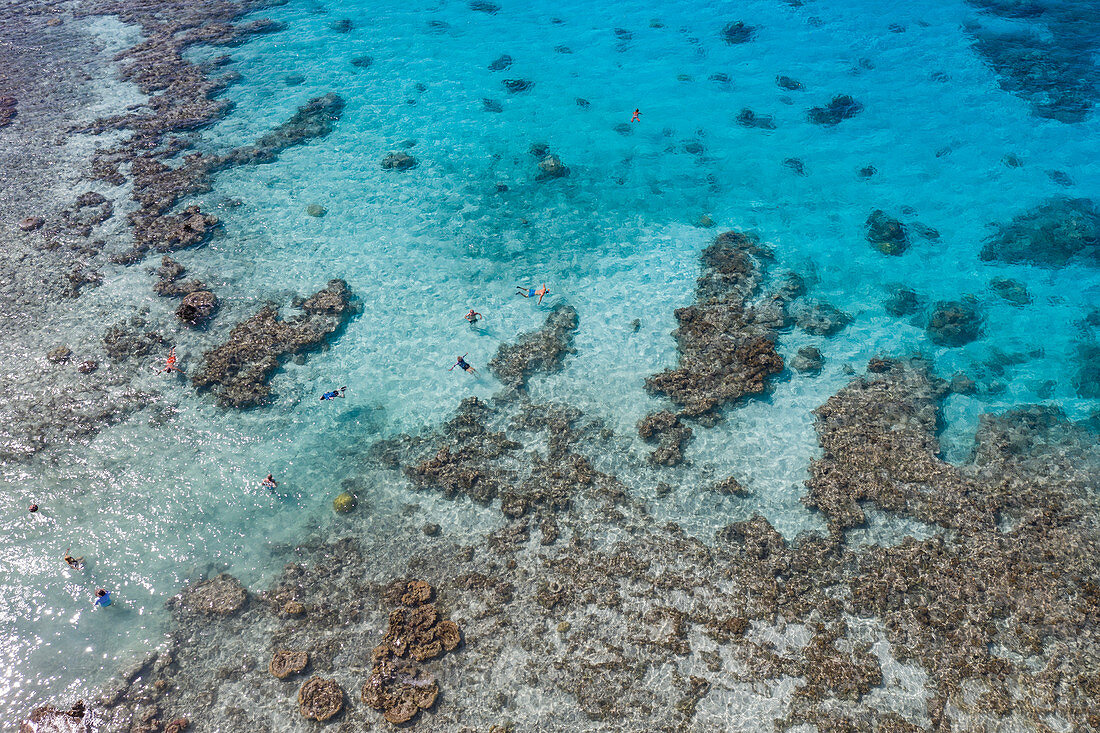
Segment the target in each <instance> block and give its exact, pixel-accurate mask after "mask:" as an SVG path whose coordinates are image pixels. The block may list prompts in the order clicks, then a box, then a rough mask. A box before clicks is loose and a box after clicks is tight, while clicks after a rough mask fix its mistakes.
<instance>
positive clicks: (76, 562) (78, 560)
mask: <svg viewBox="0 0 1100 733" xmlns="http://www.w3.org/2000/svg"><path fill="white" fill-rule="evenodd" d="M71 549H72V548H71V547H67V548H65V564H66V565H68V566H69V567H70V568H75V569H77V570H80V566H81V565H83V564H84V558H82V557H73V556H72V555H70V554H69V550H71Z"/></svg>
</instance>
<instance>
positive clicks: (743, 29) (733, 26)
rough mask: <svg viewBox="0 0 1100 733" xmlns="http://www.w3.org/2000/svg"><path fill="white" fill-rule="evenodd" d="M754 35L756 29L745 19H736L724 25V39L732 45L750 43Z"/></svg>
mask: <svg viewBox="0 0 1100 733" xmlns="http://www.w3.org/2000/svg"><path fill="white" fill-rule="evenodd" d="M754 35H756V29H755V28H753V27H752V26H751V25H746V24H745V22H744V21H740V20H734V21H731V22H729V23H726V24H725V25H724V26H722V40H723V41H725V42H726V44H727V45H730V46H736V45H738V44H741V43H748V42H749V41H751V40H752V37H753V36H754Z"/></svg>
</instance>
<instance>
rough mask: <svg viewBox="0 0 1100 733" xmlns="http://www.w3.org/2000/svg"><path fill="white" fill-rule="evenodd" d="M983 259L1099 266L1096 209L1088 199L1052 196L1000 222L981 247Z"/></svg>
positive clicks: (1099, 233) (1098, 214)
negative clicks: (1072, 262)
mask: <svg viewBox="0 0 1100 733" xmlns="http://www.w3.org/2000/svg"><path fill="white" fill-rule="evenodd" d="M981 258H982V259H983V260H987V261H988V260H997V261H1000V262H1010V263H1014V264H1015V263H1024V264H1029V265H1038V266H1040V267H1051V268H1055V267H1064V266H1065V265H1066V264H1068V263H1069V262H1071V261H1080V262H1083V263H1084V264H1088V265H1093V266H1100V211H1097V209H1096V204H1095V203H1094V202H1093V201H1092V200H1091V199H1067V198H1052V199H1047V200H1046V201H1044V202H1043V203H1041V204H1039V205H1037V206H1036V207H1034V208H1033V209H1031V210H1029V211H1026V212H1024V213H1022V214H1019V215H1018V216H1016V217H1014V218H1013V219H1012V221H1011V222H1009V223H1007V224H1003V225H1002V226H1001V227H1000V228H999V229H998V231H997V233H996V234H994V235H993V236H992V237H990V238H989V240H988V241H987V242H986V243H985V246H983V247H982V253H981Z"/></svg>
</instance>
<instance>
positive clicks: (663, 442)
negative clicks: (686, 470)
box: [638, 410, 691, 466]
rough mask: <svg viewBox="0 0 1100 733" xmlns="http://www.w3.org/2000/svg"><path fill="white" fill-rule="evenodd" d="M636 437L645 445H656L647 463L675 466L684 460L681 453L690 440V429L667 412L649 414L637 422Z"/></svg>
mask: <svg viewBox="0 0 1100 733" xmlns="http://www.w3.org/2000/svg"><path fill="white" fill-rule="evenodd" d="M638 435H640V436H642V440H644V441H646V442H647V443H654V442H656V443H657V444H658V445H657V447H656V448H655V449H654V450H653V452H652V453H650V454H649V462H650V463H653V464H656V465H659V466H675V465H676V464H678V463H680V462H681V461H682V460H684V456H683V453H682V452H681V451H682V450H683V448H684V445H685V444H687V442H688V441H689V440H691V428H690V427H689V426H687V425H684V423H683V421H681V420H680V418H679V417H678V416H677V415H675V414H674V413H672V412H669V411H668V410H661V411H660V412H654V413H650V414H649V415H646V416H645V417H644V418H642V419H641V420H639V421H638Z"/></svg>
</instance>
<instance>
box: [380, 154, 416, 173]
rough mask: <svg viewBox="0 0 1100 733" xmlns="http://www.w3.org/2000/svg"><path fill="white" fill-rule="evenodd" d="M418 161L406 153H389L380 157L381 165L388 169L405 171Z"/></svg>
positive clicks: (413, 166) (414, 165)
mask: <svg viewBox="0 0 1100 733" xmlns="http://www.w3.org/2000/svg"><path fill="white" fill-rule="evenodd" d="M419 163H420V161H418V160H417V159H416V158H414V157H412V156H411V155H409V154H408V153H390V154H389V155H387V156H386V157H385V158H383V159H382V167H383V168H384V169H385V170H388V171H407V170H410V169H412V168H415V167H416V166H417V165H419Z"/></svg>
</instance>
